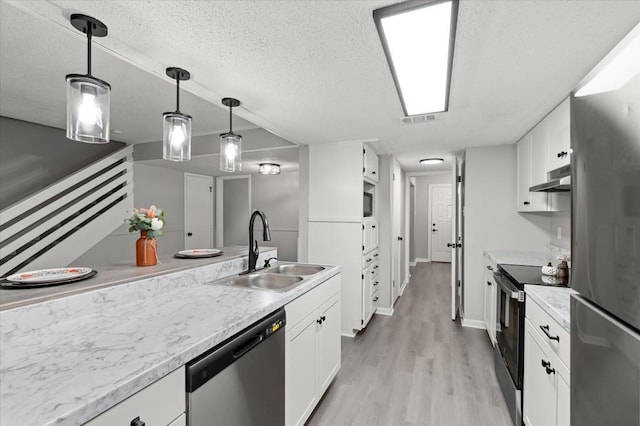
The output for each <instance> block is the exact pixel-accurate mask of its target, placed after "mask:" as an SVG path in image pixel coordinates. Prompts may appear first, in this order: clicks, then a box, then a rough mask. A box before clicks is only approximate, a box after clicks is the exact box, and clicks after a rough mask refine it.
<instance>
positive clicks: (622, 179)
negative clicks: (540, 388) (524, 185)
mask: <svg viewBox="0 0 640 426" xmlns="http://www.w3.org/2000/svg"><path fill="white" fill-rule="evenodd" d="M629 54H631V55H632V56H628V55H629ZM625 55H627V57H626V59H625V57H624V56H625ZM639 58H640V25H639V26H638V27H636V28H635V29H634V30H633V31H632V32H631V33H630V34H629V35H628V36H627V37H626V38H625V39H624V40H623V41H622V42H621V44H619V45H618V46H617V47H616V48H614V50H613V51H612V53H611V54H610V55H608V56H607V57H606V58H605V60H604V61H603V62H602V63H601V64H599V65H598V67H596V69H595V70H594V72H593V73H591V74H590V76H589V78H588V79H587V80H586V82H585V83H582V84H581V86H579V87H578V90H577V91H576V92H575V93H574V94H573V96H572V98H571V148H572V150H573V152H572V159H571V161H572V164H571V167H572V177H571V184H572V188H571V190H572V200H573V205H572V206H573V207H572V252H571V254H572V277H571V286H572V287H573V288H574V289H575V290H576V291H578V292H579V293H580V295H579V296H572V298H571V424H572V425H576V426H577V425H580V426H591V425H593V426H596V425H597V426H601V425H617V426H623V425H633V426H638V425H640V65H639ZM625 61H628V62H625ZM611 67H618V70H617V72H616V70H615V69H614V70H612V69H611ZM620 67H622V68H620ZM607 69H608V71H607ZM603 75H604V78H603V77H602V76H603ZM607 75H608V76H607ZM598 78H599V79H600V80H601V81H600V82H598V81H597V80H596V79H598Z"/></svg>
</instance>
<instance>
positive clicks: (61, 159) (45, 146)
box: [0, 117, 125, 210]
mask: <svg viewBox="0 0 640 426" xmlns="http://www.w3.org/2000/svg"><path fill="white" fill-rule="evenodd" d="M124 146H125V144H123V143H121V142H110V143H108V144H86V143H81V142H75V141H71V140H69V139H67V137H66V132H65V130H62V129H56V128H54V127H48V126H42V125H40V124H36V123H30V122H27V121H22V120H15V119H13V118H8V117H0V210H2V209H4V208H6V207H8V206H10V205H12V204H14V203H16V202H17V201H20V200H22V199H23V198H25V197H26V196H28V195H29V194H33V193H36V192H38V191H39V190H41V189H43V188H45V187H47V186H49V185H51V184H52V183H54V182H56V181H58V180H60V179H62V178H64V177H66V176H68V175H70V174H71V173H73V172H75V171H77V170H79V169H81V168H83V167H84V166H86V165H88V164H91V163H93V162H94V161H96V160H99V159H101V158H102V157H104V156H106V155H108V154H109V153H111V152H114V151H116V150H118V149H120V148H122V147H124Z"/></svg>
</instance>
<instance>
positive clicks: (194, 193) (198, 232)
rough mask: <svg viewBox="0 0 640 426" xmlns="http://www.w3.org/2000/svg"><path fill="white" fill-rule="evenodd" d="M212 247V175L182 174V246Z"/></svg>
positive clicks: (189, 248) (187, 247)
mask: <svg viewBox="0 0 640 426" xmlns="http://www.w3.org/2000/svg"><path fill="white" fill-rule="evenodd" d="M211 247H213V177H212V176H206V175H197V174H194V173H185V174H184V248H185V249H186V250H191V249H198V248H211Z"/></svg>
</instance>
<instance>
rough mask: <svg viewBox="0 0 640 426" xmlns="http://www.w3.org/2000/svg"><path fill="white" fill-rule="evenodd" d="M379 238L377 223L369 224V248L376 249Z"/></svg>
mask: <svg viewBox="0 0 640 426" xmlns="http://www.w3.org/2000/svg"><path fill="white" fill-rule="evenodd" d="M378 243H379V236H378V221H375V222H373V223H372V224H371V248H376V247H378Z"/></svg>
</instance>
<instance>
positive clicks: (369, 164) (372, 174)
mask: <svg viewBox="0 0 640 426" xmlns="http://www.w3.org/2000/svg"><path fill="white" fill-rule="evenodd" d="M363 151H364V152H363V155H364V170H363V172H364V177H366V178H367V179H370V180H372V181H374V182H377V181H378V175H379V172H378V156H377V155H376V153H375V152H374V151H373V150H372V149H371V148H369V147H368V146H365V147H364V150H363Z"/></svg>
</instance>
